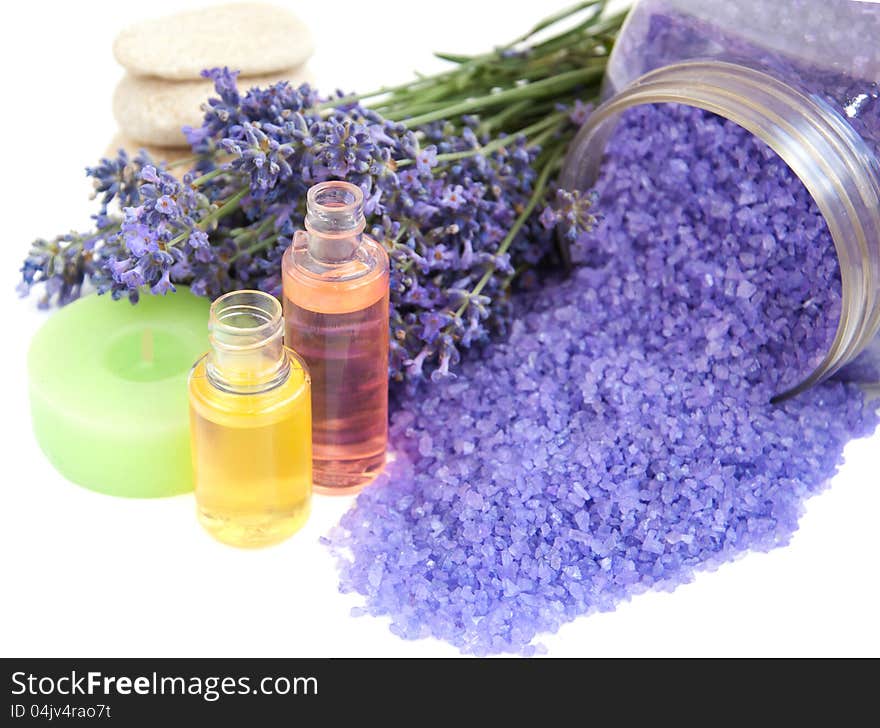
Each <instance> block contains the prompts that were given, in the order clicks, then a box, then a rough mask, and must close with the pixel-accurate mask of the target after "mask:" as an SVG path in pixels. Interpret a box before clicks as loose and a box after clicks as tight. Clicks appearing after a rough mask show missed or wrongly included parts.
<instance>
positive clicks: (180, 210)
mask: <svg viewBox="0 0 880 728" xmlns="http://www.w3.org/2000/svg"><path fill="white" fill-rule="evenodd" d="M621 21H622V16H621V15H614V16H609V15H608V14H607V13H606V12H605V1H604V0H586V1H585V2H580V3H578V4H577V5H575V6H573V7H571V8H569V9H566V10H564V11H562V12H560V13H557V14H555V15H553V16H551V17H549V18H547V19H545V20H543V21H541V22H540V23H538V24H537V25H536V26H535V27H533V28H532V29H531V30H530V31H529V32H527V33H525V34H524V35H522V36H520V37H518V38H516V39H514V40H513V41H512V42H511V43H509V44H507V45H505V46H502V47H500V48H496V49H495V50H493V51H491V52H489V53H485V54H482V55H478V56H454V55H449V54H438V55H439V56H440V57H441V58H443V59H445V60H447V61H449V62H450V63H451V64H453V65H452V67H451V68H450V69H449V70H447V71H444V72H442V73H439V74H436V75H433V76H424V77H419V78H417V79H416V80H414V81H412V82H410V83H407V84H403V85H401V86H395V87H390V88H380V89H378V90H376V91H374V92H372V93H367V94H349V95H346V94H343V93H342V92H337V93H335V94H334V95H332V96H330V97H322V96H321V95H319V94H318V93H317V92H316V91H315V90H313V89H312V88H310V87H309V86H308V85H303V86H300V87H299V88H293V87H291V86H290V85H288V84H286V83H279V84H276V85H274V86H270V87H268V88H265V89H258V88H253V89H250V90H248V91H247V92H246V93H242V92H241V91H240V90H239V89H238V88H237V85H236V74H235V73H234V72H231V71H230V70H228V69H214V70H210V71H206V72H205V75H206V76H207V77H209V78H211V79H213V81H214V83H215V89H216V93H217V97H216V98H212V99H210V100H209V101H208V102H207V104H206V105H205V117H204V122H203V123H202V125H201V126H200V127H198V128H187V129H185V130H184V131H185V133H186V135H187V138H188V141H189V142H190V144H191V146H192V151H193V155H192V157H190V158H188V159H186V160H181V161H180V162H176V163H173V164H169V165H167V166H166V165H159V164H156V163H154V162H153V161H152V160H151V159H150V158H149V156H148V155H146V154H145V153H143V152H141V153H140V154H138V155H137V156H135V157H134V158H133V159H132V158H129V157H128V156H127V155H126V153H125V152H124V151H122V150H120V152H119V154H118V155H117V156H116V157H115V158H113V159H102V160H101V162H100V163H99V164H98V165H96V166H94V167H90V168H88V169H87V174H88V175H89V176H90V177H92V178H93V179H94V183H95V190H96V196H97V198H98V200H99V204H100V208H99V210H98V212H97V213H96V214H95V215H94V216H93V218H94V222H95V224H94V228H93V229H92V230H89V231H87V232H83V233H70V234H66V235H61V236H59V237H56V238H54V239H52V240H43V239H40V240H37V241H35V242H34V243H33V244H32V246H31V250H30V253H29V254H28V256H27V258H26V260H25V262H24V265H23V267H22V276H23V280H22V283H21V291H22V293H23V294H26V293H28V292H29V291H31V290H32V289H33V288H34V287H35V286H39V287H40V288H41V294H40V295H41V298H40V303H41V305H44V306H49V305H52V304H58V305H63V304H66V303H68V302H69V301H72V300H74V299H75V298H77V297H78V296H79V295H80V293H81V291H82V288H83V285H84V284H85V283H89V284H90V285H93V286H94V287H95V288H96V289H97V291H98V293H110V294H111V295H112V296H113V297H114V298H121V297H127V298H128V299H129V300H130V301H131V302H132V303H136V302H137V301H138V297H139V296H141V295H144V294H145V293H146V292H149V293H150V294H164V293H167V292H168V291H172V290H174V288H175V285H176V284H182V285H189V286H190V287H191V289H192V290H193V292H195V293H196V294H199V295H203V296H210V297H216V296H218V295H220V294H222V293H224V292H226V291H229V290H233V289H236V288H259V289H262V290H265V291H269V292H271V293H274V294H275V295H280V293H281V279H280V270H281V256H282V253H283V252H284V250H285V249H286V247H287V246H288V245H289V243H290V238H291V235H292V234H293V232H294V230H295V228H296V227H297V225H298V224H299V222H300V220H301V219H302V216H303V212H304V200H305V193H306V191H307V189H308V188H309V187H310V186H311V185H313V184H315V183H316V182H320V181H322V180H326V179H346V180H349V181H351V182H353V183H355V184H357V185H359V186H360V187H361V188H362V189H363V191H364V196H365V200H366V214H367V220H368V225H369V227H370V229H371V231H372V234H373V235H374V236H375V237H376V238H377V239H379V240H382V241H385V244H386V246H387V248H388V252H389V254H390V256H391V258H392V260H393V265H392V277H391V289H392V290H391V342H392V345H391V346H392V350H391V373H392V376H393V377H395V378H396V379H400V380H402V379H408V380H410V381H416V380H418V379H421V378H422V377H423V376H424V375H425V374H428V373H430V374H431V376H432V377H433V378H435V379H436V378H440V377H443V376H445V375H447V374H448V373H449V371H450V368H451V367H454V365H455V364H456V363H457V362H458V360H459V351H460V349H461V348H467V347H470V346H472V345H474V344H475V343H478V342H481V341H483V340H485V339H486V338H487V336H488V335H489V334H490V333H492V332H494V331H498V330H503V328H504V326H505V320H506V317H507V315H508V312H509V310H508V309H509V303H508V300H507V291H508V289H509V287H510V285H511V282H512V281H513V280H514V278H515V277H516V276H517V275H518V274H520V273H523V272H525V271H528V270H530V269H534V267H535V266H537V265H538V264H540V263H542V262H546V261H547V260H548V259H550V258H552V257H553V256H554V255H555V253H554V251H555V245H554V241H555V240H556V235H557V233H561V234H562V235H564V236H567V237H568V238H569V239H574V238H576V237H577V236H578V235H579V234H581V233H582V232H583V231H584V230H586V229H587V228H588V227H589V226H590V225H591V223H592V218H591V216H590V214H589V203H590V200H589V199H586V198H583V199H582V198H581V197H580V196H579V195H578V194H577V193H575V192H568V191H565V190H560V189H556V188H555V186H554V183H553V181H554V176H555V174H556V172H557V170H558V168H559V165H560V158H561V156H562V154H563V151H564V150H565V147H566V145H567V143H568V142H569V141H570V139H571V137H572V136H573V134H574V132H575V131H576V129H577V126H578V125H579V124H580V123H581V122H582V121H583V119H584V117H585V115H586V113H587V110H588V105H587V104H588V103H589V102H590V101H591V100H592V99H593V98H594V97H595V95H596V93H597V91H598V83H599V81H600V79H601V77H602V73H603V71H604V67H605V63H606V60H607V56H608V53H609V51H610V49H611V45H612V44H613V41H614V38H615V36H616V33H617V31H618V29H619V27H620V24H621ZM175 167H178V168H177V169H174V168H175ZM526 280H527V279H526Z"/></svg>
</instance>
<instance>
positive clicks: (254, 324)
mask: <svg viewBox="0 0 880 728" xmlns="http://www.w3.org/2000/svg"><path fill="white" fill-rule="evenodd" d="M208 330H209V339H210V343H211V350H210V351H209V352H208V361H207V375H208V379H209V380H210V382H211V384H213V385H214V386H215V387H217V388H218V389H222V390H224V391H227V392H233V393H236V394H257V393H260V392H265V391H268V390H270V389H273V388H275V387H277V386H278V385H280V384H282V383H283V382H284V381H285V380H286V379H287V376H288V374H289V372H290V362H289V361H288V358H287V354H286V353H285V350H284V345H283V342H282V333H283V321H282V314H281V305H280V304H279V303H278V301H277V300H276V299H275V297H274V296H270V295H269V294H268V293H263V292H262V291H233V292H232V293H227V294H226V295H224V296H221V297H220V298H218V299H217V300H216V301H214V303H213V304H212V305H211V314H210V321H209V324H208Z"/></svg>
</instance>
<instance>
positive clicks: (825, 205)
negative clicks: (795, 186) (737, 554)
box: [560, 61, 880, 401]
mask: <svg viewBox="0 0 880 728" xmlns="http://www.w3.org/2000/svg"><path fill="white" fill-rule="evenodd" d="M656 103H678V104H685V105H687V106H694V107H697V108H701V109H705V110H707V111H711V112H712V113H715V114H718V115H720V116H723V117H724V118H726V119H730V120H731V121H733V122H734V123H736V124H738V125H740V126H742V127H743V128H745V129H747V130H748V131H750V132H751V133H752V134H754V135H755V136H757V137H758V138H760V139H761V140H763V141H764V142H765V143H766V144H767V145H768V146H769V147H770V148H771V149H773V151H775V152H776V153H777V154H778V155H779V156H780V157H781V158H782V159H783V160H784V161H785V162H786V163H787V164H788V166H789V167H791V169H792V171H793V172H794V173H795V174H796V175H797V176H798V177H799V178H800V179H801V181H802V182H803V183H804V186H805V187H806V188H807V190H808V191H809V192H810V194H811V195H812V196H813V199H814V200H815V201H816V205H817V207H818V208H819V210H820V211H821V213H822V215H823V216H824V218H825V221H826V223H827V225H828V229H829V231H830V233H831V237H832V238H833V240H834V247H835V249H836V252H837V257H838V260H839V263H840V274H841V284H842V298H843V300H842V311H841V316H840V322H839V324H838V328H837V333H836V335H835V338H834V341H833V343H832V344H831V347H830V349H829V351H828V352H826V353H825V356H824V358H823V360H822V362H821V363H820V364H819V365H818V367H817V368H816V370H815V371H814V372H812V373H811V374H810V375H809V376H808V377H807V378H806V379H805V380H804V381H803V382H800V383H799V384H797V386H795V387H793V388H792V389H790V390H788V391H786V392H782V393H780V394H779V395H778V396H777V397H776V398H775V399H776V401H778V400H781V399H784V398H787V397H790V396H793V395H795V394H798V393H800V392H802V391H804V390H806V389H808V388H809V387H811V386H813V385H814V384H816V383H818V382H820V381H822V380H824V379H826V378H827V377H829V376H831V375H832V374H834V373H835V372H836V371H838V370H839V369H840V368H841V367H843V366H845V365H846V364H847V363H849V362H850V361H852V360H853V359H854V358H855V357H856V356H858V354H859V353H860V352H861V351H862V350H864V349H865V347H867V346H868V344H869V343H870V342H871V341H872V340H873V339H874V337H875V336H876V334H877V331H878V329H880V204H878V200H880V163H878V160H877V158H876V156H875V155H874V153H873V152H872V151H871V150H870V149H869V148H868V146H867V145H866V144H865V143H864V141H863V140H862V139H861V138H860V137H859V136H858V134H856V133H855V131H854V130H853V129H852V127H851V126H850V125H849V124H848V123H846V121H845V120H844V119H843V118H842V117H841V116H840V115H839V114H838V113H837V112H836V111H834V110H833V109H832V108H831V107H830V106H828V105H826V104H825V103H824V102H822V101H821V100H819V99H818V98H817V97H816V96H812V95H807V94H805V93H803V92H802V91H799V90H798V89H796V88H794V87H793V86H790V85H788V84H786V83H784V82H782V81H780V80H778V79H776V78H774V77H773V76H770V75H768V74H766V73H764V72H762V71H758V70H755V69H752V68H749V67H747V66H744V65H739V64H736V63H729V62H724V61H685V62H681V63H673V64H670V65H668V66H663V67H661V68H658V69H656V70H654V71H651V72H649V73H646V74H645V75H643V76H641V77H639V78H637V79H635V80H634V81H632V82H631V83H630V84H629V85H628V86H626V87H625V88H624V89H623V90H621V91H620V92H619V93H618V94H616V95H615V96H613V97H612V98H611V99H609V100H608V101H606V102H605V103H604V104H602V105H601V106H600V107H599V108H598V109H596V111H595V112H593V114H592V115H591V116H590V118H589V120H588V121H587V123H586V124H585V125H584V127H583V128H582V129H581V131H580V132H579V133H578V135H577V137H576V138H575V140H574V141H573V142H572V144H571V146H570V150H571V151H570V152H569V154H568V157H567V158H566V160H565V165H564V168H563V171H562V175H561V179H560V182H561V184H562V186H563V187H568V188H570V189H588V188H589V187H591V186H592V185H593V184H594V183H595V181H596V179H597V177H598V173H599V167H600V164H601V161H602V156H603V154H604V150H605V146H606V144H607V142H608V140H609V139H610V137H611V134H612V132H613V130H614V127H615V126H616V125H617V122H618V120H619V119H620V115H621V114H622V113H623V112H624V111H626V110H627V109H629V108H632V107H633V106H640V105H643V104H656Z"/></svg>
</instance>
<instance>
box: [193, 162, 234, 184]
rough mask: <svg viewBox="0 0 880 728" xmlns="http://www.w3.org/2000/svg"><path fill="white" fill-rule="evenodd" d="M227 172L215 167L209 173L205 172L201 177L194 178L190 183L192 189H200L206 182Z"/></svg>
mask: <svg viewBox="0 0 880 728" xmlns="http://www.w3.org/2000/svg"><path fill="white" fill-rule="evenodd" d="M227 171H228V170H227V169H225V168H223V167H217V168H216V169H212V170H211V171H210V172H206V173H205V174H203V175H202V176H201V177H196V178H195V179H194V180H193V181H192V186H193V187H200V186H201V185H203V184H205V183H206V182H210V181H211V180H212V179H214V178H215V177H219V176H220V175H221V174H223V173H224V172H227Z"/></svg>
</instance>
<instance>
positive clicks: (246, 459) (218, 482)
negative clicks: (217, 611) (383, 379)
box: [189, 355, 312, 548]
mask: <svg viewBox="0 0 880 728" xmlns="http://www.w3.org/2000/svg"><path fill="white" fill-rule="evenodd" d="M205 365H206V358H205V357H203V358H202V359H200V360H199V361H198V362H197V363H196V366H195V367H194V368H193V371H192V374H191V375H190V383H189V389H190V425H191V429H192V450H193V467H194V471H195V495H196V502H197V505H198V517H199V521H200V522H201V524H202V526H204V528H205V529H206V530H207V531H208V532H209V533H210V534H211V535H212V536H214V538H216V539H217V540H219V541H222V542H224V543H227V544H231V545H233V546H239V547H244V548H257V547H261V546H269V545H271V544H275V543H278V542H280V541H283V540H284V539H286V538H287V537H288V536H290V535H291V534H293V533H294V532H296V531H297V530H299V528H300V527H301V526H302V525H303V524H304V523H305V522H306V520H307V518H308V515H309V508H310V504H311V496H312V447H311V443H312V413H311V388H310V380H309V375H308V373H307V372H306V370H305V367H304V366H303V365H302V363H301V361H300V360H299V359H298V357H296V356H295V355H291V356H290V375H289V376H288V378H287V379H286V380H285V381H284V382H283V383H282V384H280V385H278V386H277V387H274V388H272V389H270V390H268V391H266V392H261V393H258V394H239V393H231V392H226V391H224V390H222V389H218V388H217V387H215V386H214V385H213V384H212V383H211V381H210V380H209V379H208V377H207V375H206V371H205Z"/></svg>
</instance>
